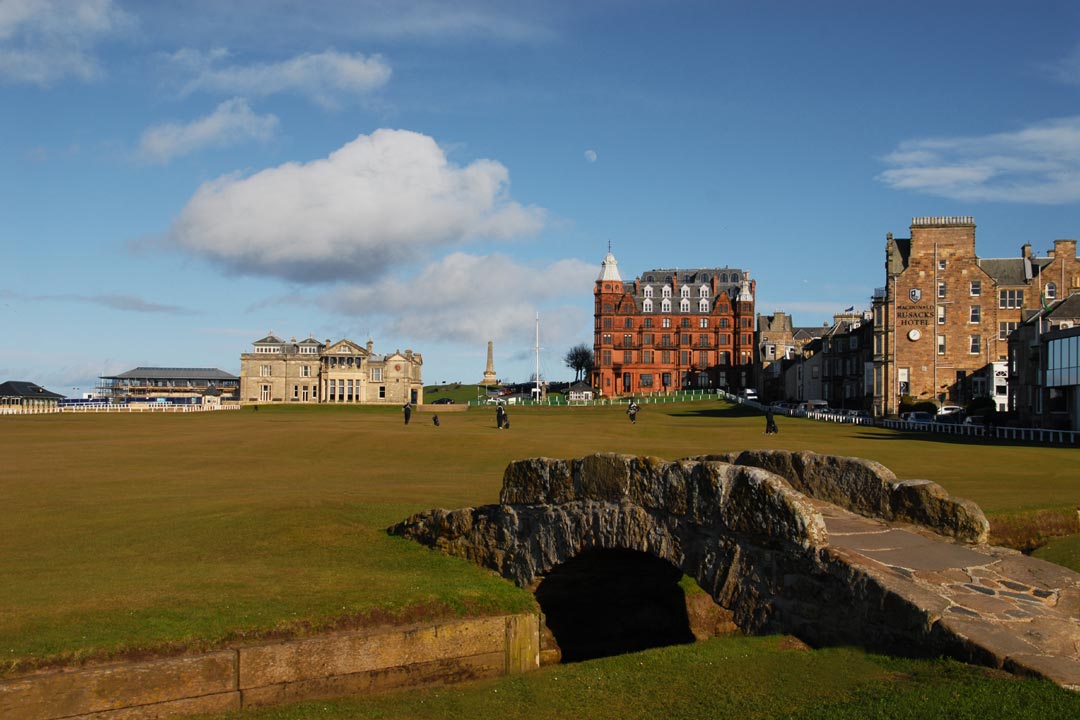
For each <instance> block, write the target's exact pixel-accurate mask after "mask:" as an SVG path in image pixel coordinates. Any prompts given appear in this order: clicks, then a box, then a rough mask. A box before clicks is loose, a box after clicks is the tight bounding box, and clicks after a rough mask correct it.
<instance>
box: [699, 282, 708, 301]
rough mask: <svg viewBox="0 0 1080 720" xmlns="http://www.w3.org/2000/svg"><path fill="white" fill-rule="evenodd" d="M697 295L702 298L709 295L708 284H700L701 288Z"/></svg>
mask: <svg viewBox="0 0 1080 720" xmlns="http://www.w3.org/2000/svg"><path fill="white" fill-rule="evenodd" d="M698 295H699V296H700V297H703V298H707V297H709V286H708V285H702V286H701V290H699V291H698Z"/></svg>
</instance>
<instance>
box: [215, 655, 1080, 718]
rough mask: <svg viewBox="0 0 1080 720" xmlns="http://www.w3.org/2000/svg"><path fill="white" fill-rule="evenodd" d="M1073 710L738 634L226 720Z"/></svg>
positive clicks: (1066, 696)
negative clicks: (477, 680)
mask: <svg viewBox="0 0 1080 720" xmlns="http://www.w3.org/2000/svg"><path fill="white" fill-rule="evenodd" d="M1078 714H1080V695H1077V694H1076V693H1070V692H1069V691H1067V690H1062V689H1061V688H1059V687H1057V686H1056V685H1053V684H1051V683H1046V682H1035V681H1024V680H1017V679H1015V678H1013V677H1011V676H1007V675H1005V674H1004V673H1001V672H999V671H989V670H986V669H982V668H975V667H970V666H965V665H961V664H959V663H955V662H951V661H930V660H903V659H895V658H885V657H881V656H875V655H868V654H866V653H862V652H858V651H855V650H851V649H847V648H830V649H827V650H814V651H809V650H805V649H800V646H799V645H798V644H797V643H791V642H790V641H789V640H788V639H786V638H780V637H768V638H742V637H732V638H716V639H713V640H710V641H708V642H704V643H695V644H693V645H682V646H675V647H668V648H663V649H660V650H650V651H646V652H641V653H634V654H631V655H622V656H619V657H610V658H603V659H600V660H591V661H589V662H584V663H577V664H571V665H559V666H549V667H546V668H543V669H541V670H540V671H539V672H536V673H530V674H528V675H524V676H515V677H508V678H500V679H498V680H495V681H490V682H483V683H472V684H469V685H464V686H458V687H451V688H437V689H430V690H423V691H415V690H413V691H409V692H407V693H394V694H391V695H385V696H381V697H369V698H355V699H349V700H338V701H332V702H326V701H320V702H310V703H304V704H300V705H294V706H290V707H281V708H274V709H269V710H255V711H244V712H243V713H236V714H233V715H230V716H227V717H228V718H230V720H241V719H245V720H314V719H315V718H318V719H319V720H356V719H359V718H382V719H383V720H397V719H398V718H401V719H405V718H411V719H415V720H424V719H425V718H431V719H432V720H436V719H438V720H444V719H446V718H462V719H468V720H487V719H489V718H490V719H491V720H496V719H498V720H515V719H518V718H520V719H521V720H562V719H563V718H578V717H581V718H590V720H607V719H610V720H652V719H653V718H672V719H681V718H685V719H686V720H701V719H702V718H715V719H717V720H723V719H727V718H738V719H739V720H768V719H771V718H807V719H809V718H820V719H822V720H826V719H827V720H845V719H848V718H850V719H851V720H864V719H867V718H881V719H882V720H884V719H888V720H897V719H899V718H912V719H914V718H918V719H919V720H929V719H932V718H943V719H944V718H948V719H949V720H985V718H995V719H996V720H1016V719H1020V718H1031V719H1032V720H1044V719H1045V718H1065V717H1077V716H1078ZM222 720H224V717H222Z"/></svg>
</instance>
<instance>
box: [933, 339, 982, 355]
mask: <svg viewBox="0 0 1080 720" xmlns="http://www.w3.org/2000/svg"><path fill="white" fill-rule="evenodd" d="M987 342H989V340H988V341H987ZM947 344H948V337H947V336H946V335H938V336H937V354H938V355H944V354H945V353H946V351H947V350H948V348H947ZM981 352H982V335H969V336H968V354H970V355H978V354H979V353H981Z"/></svg>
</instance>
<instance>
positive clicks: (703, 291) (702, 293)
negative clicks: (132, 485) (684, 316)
mask: <svg viewBox="0 0 1080 720" xmlns="http://www.w3.org/2000/svg"><path fill="white" fill-rule="evenodd" d="M709 292H710V291H709V286H708V285H702V286H701V287H700V288H698V297H700V298H708V297H709ZM642 294H643V295H644V297H646V298H651V297H653V289H652V285H646V286H645V290H644V291H643V293H642ZM660 295H661V297H665V298H669V297H671V287H670V286H668V285H665V286H664V287H663V288H661V289H660ZM679 297H681V298H688V297H690V288H689V286H687V285H683V286H682V287H681V288H679Z"/></svg>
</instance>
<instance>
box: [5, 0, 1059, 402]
mask: <svg viewBox="0 0 1080 720" xmlns="http://www.w3.org/2000/svg"><path fill="white" fill-rule="evenodd" d="M1078 99H1080V5H1077V4H1076V3H1074V2H1032V3H1015V2H992V1H990V2H974V1H972V2H948V1H947V0H945V1H939V2H904V3H886V2H867V1H859V2H856V1H852V2H827V1H824V2H814V3H807V2H770V1H768V0H764V1H762V2H722V1H714V2H677V1H671V2H659V1H656V2H651V1H647V0H627V1H624V2H614V1H605V0H592V1H590V2H584V3H583V2H559V1H554V0H546V1H544V2H513V3H507V2H498V1H495V0H493V1H491V2H482V1H471V0H470V1H465V2H441V1H439V0H404V1H402V2H374V1H372V2H366V1H364V0H352V1H350V2H319V3H295V2H275V1H273V0H258V1H254V0H253V1H251V2H246V1H244V2H241V1H238V2H228V1H227V0H212V1H211V0H207V1H205V2H203V1H198V0H193V1H189V2H184V3H160V2H151V1H149V0H147V1H145V2H128V1H124V0H83V1H81V2H64V1H61V0H36V1H35V0H0V137H2V138H3V142H0V158H2V162H0V246H2V251H3V252H2V255H0V258H2V260H0V268H2V269H3V272H2V273H0V278H2V279H0V330H2V334H0V380H4V379H19V380H31V381H35V382H38V383H40V384H43V385H45V386H46V387H48V388H49V389H51V390H54V391H57V392H63V393H67V394H72V393H73V392H74V391H73V389H74V388H80V389H81V390H82V391H85V390H87V389H88V388H90V387H91V386H92V385H94V383H95V381H96V380H95V379H96V378H97V376H99V375H101V374H112V373H117V372H123V371H125V370H128V369H131V368H133V367H136V366H140V365H151V366H164V367H218V368H221V369H223V370H226V371H229V372H233V373H237V372H239V355H240V353H241V352H247V351H249V350H250V347H251V342H252V341H254V340H256V339H258V338H260V337H262V336H263V335H265V334H266V333H267V332H268V331H271V330H272V331H273V332H275V333H276V334H278V335H279V336H282V337H284V338H286V339H288V338H290V337H294V336H295V337H296V338H298V339H302V338H304V337H307V336H308V335H314V336H315V337H317V338H319V339H326V338H332V339H335V340H336V339H339V338H341V337H348V338H351V339H353V340H356V341H359V342H364V341H366V340H367V339H368V337H371V338H372V339H373V340H374V342H375V350H376V352H387V351H392V350H394V349H398V348H400V349H402V350H404V349H406V348H412V349H414V350H416V351H418V352H421V353H423V355H424V360H425V365H424V378H425V381H426V382H429V383H431V382H442V381H454V380H462V381H465V382H474V381H476V380H478V379H480V377H481V375H482V373H483V370H484V364H485V359H486V347H487V341H488V340H489V339H490V340H493V341H494V343H495V367H496V370H497V371H498V373H499V375H500V376H501V377H503V378H505V379H509V380H515V381H526V380H528V379H529V376H530V374H531V373H532V371H533V367H534V360H533V345H534V330H535V323H534V317H535V315H536V313H539V314H540V318H541V340H540V344H541V348H542V349H541V372H542V374H543V375H544V376H545V377H548V378H551V379H567V378H570V377H572V374H573V373H572V371H571V370H569V369H568V368H566V367H565V366H564V365H563V363H562V361H561V358H562V356H563V355H564V354H565V351H566V350H567V349H568V348H569V347H570V346H571V345H573V344H576V343H579V342H587V343H591V337H592V333H591V327H592V317H591V314H592V283H593V281H594V280H595V278H596V276H597V274H598V273H599V266H600V261H601V259H602V258H603V256H604V254H605V253H606V252H607V244H608V242H610V243H611V245H612V249H613V251H614V253H615V255H616V257H617V258H618V261H619V268H620V270H621V272H622V274H623V277H624V278H632V277H634V276H635V275H637V274H640V273H641V272H643V271H644V270H647V269H651V268H655V267H672V266H674V267H716V266H725V265H726V266H731V267H741V268H745V269H747V270H748V271H749V272H750V273H751V275H752V277H754V278H755V279H756V280H757V288H758V293H757V302H758V310H759V312H763V313H771V312H773V311H775V310H784V311H787V312H789V313H791V314H792V315H793V316H794V317H795V321H796V323H797V324H800V325H812V324H820V323H823V322H825V321H826V320H828V319H830V318H831V316H832V314H833V313H834V312H838V311H840V310H842V309H843V308H845V307H847V306H850V305H855V306H856V307H868V304H869V300H868V299H869V297H870V296H871V294H872V292H873V289H874V288H875V287H878V286H881V285H883V284H884V277H883V273H884V269H883V263H884V243H885V234H886V233H887V232H892V233H894V234H895V235H896V236H898V237H906V236H907V234H908V226H909V224H910V222H911V218H912V217H915V216H924V215H973V216H974V217H975V221H976V223H977V225H978V229H977V247H978V252H979V254H980V255H981V256H982V257H1012V256H1016V255H1018V254H1019V252H1020V246H1021V245H1022V244H1024V243H1031V244H1032V246H1033V248H1034V249H1035V250H1036V252H1038V253H1040V254H1042V253H1045V251H1046V250H1047V249H1049V248H1051V247H1052V246H1053V241H1054V239H1056V238H1075V237H1077V235H1078V234H1080V217H1078V216H1077V212H1076V211H1077V207H1078V203H1080V104H1078Z"/></svg>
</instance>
